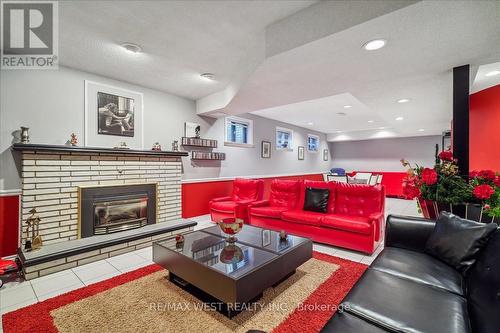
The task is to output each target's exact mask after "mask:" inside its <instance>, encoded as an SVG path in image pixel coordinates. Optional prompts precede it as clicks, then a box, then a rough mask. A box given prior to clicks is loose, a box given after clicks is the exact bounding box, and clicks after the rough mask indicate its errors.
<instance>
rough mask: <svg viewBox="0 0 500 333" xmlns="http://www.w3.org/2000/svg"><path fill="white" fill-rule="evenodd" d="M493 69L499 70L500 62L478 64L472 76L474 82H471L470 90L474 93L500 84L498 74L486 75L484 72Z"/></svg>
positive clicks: (486, 72) (499, 75)
mask: <svg viewBox="0 0 500 333" xmlns="http://www.w3.org/2000/svg"><path fill="white" fill-rule="evenodd" d="M499 60H500V59H499ZM493 71H500V62H495V63H492V64H486V65H482V66H479V68H478V70H477V73H476V76H475V78H474V83H473V84H472V89H471V92H472V93H475V92H478V91H480V90H483V89H486V88H489V87H493V86H496V85H497V84H500V74H497V75H495V76H486V74H488V73H490V72H493Z"/></svg>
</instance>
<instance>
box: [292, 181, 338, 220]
mask: <svg viewBox="0 0 500 333" xmlns="http://www.w3.org/2000/svg"><path fill="white" fill-rule="evenodd" d="M308 187H310V188H321V189H328V190H330V196H329V197H328V205H327V208H326V212H327V213H328V214H333V212H334V210H335V195H334V193H335V188H336V183H335V182H323V181H316V180H304V182H303V183H302V186H301V188H300V200H299V208H300V209H302V208H303V207H304V203H305V198H306V188H308Z"/></svg>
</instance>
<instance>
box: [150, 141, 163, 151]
mask: <svg viewBox="0 0 500 333" xmlns="http://www.w3.org/2000/svg"><path fill="white" fill-rule="evenodd" d="M151 150H154V151H161V145H160V143H159V142H155V143H154V145H153V148H151Z"/></svg>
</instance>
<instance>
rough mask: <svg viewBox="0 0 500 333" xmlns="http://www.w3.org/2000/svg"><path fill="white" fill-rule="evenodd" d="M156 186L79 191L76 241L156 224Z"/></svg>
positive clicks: (85, 188) (83, 189)
mask: <svg viewBox="0 0 500 333" xmlns="http://www.w3.org/2000/svg"><path fill="white" fill-rule="evenodd" d="M156 195H157V189H156V184H137V185H116V186H96V187H80V188H79V191H78V199H79V200H78V202H79V205H78V206H79V207H78V210H79V221H78V223H79V237H80V238H85V237H91V236H94V235H104V234H110V233H115V232H119V231H125V230H130V229H135V228H141V227H143V226H145V225H148V224H154V223H156V203H157V199H156Z"/></svg>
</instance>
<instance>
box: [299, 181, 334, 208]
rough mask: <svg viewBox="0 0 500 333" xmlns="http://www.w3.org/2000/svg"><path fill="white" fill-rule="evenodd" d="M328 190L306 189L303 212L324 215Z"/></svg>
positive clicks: (328, 195) (328, 194)
mask: <svg viewBox="0 0 500 333" xmlns="http://www.w3.org/2000/svg"><path fill="white" fill-rule="evenodd" d="M329 197H330V190H329V189H327V188H314V187H306V193H305V198H304V210H307V211H309V212H318V213H326V208H327V206H328V198H329Z"/></svg>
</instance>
